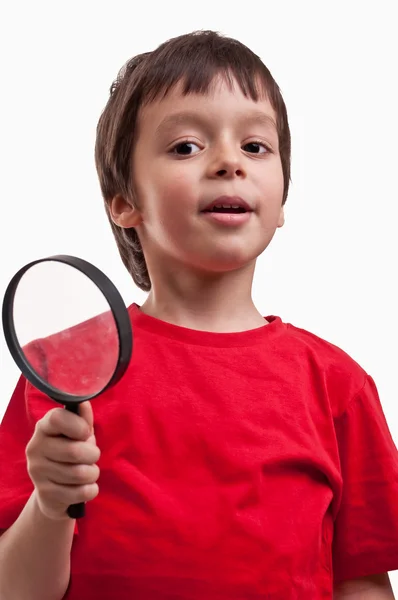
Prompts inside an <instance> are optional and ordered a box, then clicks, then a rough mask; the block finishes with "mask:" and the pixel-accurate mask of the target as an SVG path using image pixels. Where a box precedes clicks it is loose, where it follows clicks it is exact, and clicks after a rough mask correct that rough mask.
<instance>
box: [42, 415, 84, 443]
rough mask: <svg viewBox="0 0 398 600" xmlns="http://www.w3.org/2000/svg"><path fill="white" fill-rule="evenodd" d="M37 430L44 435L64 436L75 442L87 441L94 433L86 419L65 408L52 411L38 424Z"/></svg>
mask: <svg viewBox="0 0 398 600" xmlns="http://www.w3.org/2000/svg"><path fill="white" fill-rule="evenodd" d="M37 428H38V430H39V432H41V433H43V434H44V435H47V436H56V435H64V436H66V437H68V438H70V439H73V440H87V438H88V437H90V435H91V433H92V432H91V431H90V427H89V425H88V423H87V421H86V420H85V419H83V418H82V417H80V416H79V415H75V414H74V413H72V412H70V411H68V410H65V409H63V408H54V409H52V410H50V411H49V412H48V413H47V414H46V415H45V416H44V417H43V418H42V419H41V420H40V421H39V422H38V423H37Z"/></svg>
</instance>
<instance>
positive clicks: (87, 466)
mask: <svg viewBox="0 0 398 600" xmlns="http://www.w3.org/2000/svg"><path fill="white" fill-rule="evenodd" d="M99 457H100V450H99V448H98V446H97V445H96V441H95V436H94V430H93V411H92V408H91V404H90V402H83V403H82V404H80V405H79V415H76V414H74V413H72V412H69V411H68V410H65V409H63V408H54V409H52V410H50V411H49V412H48V413H47V414H46V415H45V416H44V417H43V418H42V419H41V420H40V421H38V423H37V425H36V429H35V432H34V434H33V436H32V439H31V440H30V442H29V444H28V445H27V447H26V458H27V466H28V473H29V476H30V478H31V480H32V482H33V484H34V486H35V493H36V497H37V501H38V505H39V508H40V510H41V512H42V513H43V514H44V515H45V516H46V517H48V518H50V519H56V520H59V519H69V516H68V515H67V513H66V510H67V508H68V506H69V505H70V504H77V503H78V502H88V501H90V500H93V498H95V497H96V496H97V494H98V485H97V483H96V481H97V479H98V477H99V468H98V466H97V465H96V464H95V463H96V462H97V461H98V459H99Z"/></svg>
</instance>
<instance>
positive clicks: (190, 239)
mask: <svg viewBox="0 0 398 600" xmlns="http://www.w3.org/2000/svg"><path fill="white" fill-rule="evenodd" d="M275 121H276V116H275V112H274V110H273V109H272V106H271V105H270V103H269V102H268V100H266V99H262V100H259V101H258V102H254V101H253V100H251V99H248V98H246V97H245V96H244V95H243V94H242V92H241V91H240V88H239V87H238V86H237V85H236V86H234V88H233V89H232V90H231V89H230V88H229V87H228V85H227V84H226V83H225V81H224V80H222V79H220V80H218V81H217V82H216V85H215V87H214V91H212V92H211V93H209V94H207V95H196V94H192V95H187V96H183V95H182V94H181V91H180V88H176V89H174V90H173V91H171V92H170V93H169V94H168V95H167V96H166V97H165V98H163V99H160V100H157V101H155V102H153V103H151V104H149V105H147V106H144V107H143V108H142V110H141V112H140V114H139V118H138V122H137V136H138V137H137V138H136V145H135V148H134V154H133V180H134V189H135V193H136V203H137V205H138V207H139V208H138V209H133V210H132V212H131V214H127V215H126V214H124V217H123V219H124V220H123V219H122V222H119V224H121V225H124V226H131V225H132V224H134V225H135V226H136V227H137V231H138V234H139V237H140V240H141V244H142V246H143V249H144V253H145V257H146V260H147V264H148V267H149V269H150V270H151V267H152V266H153V265H157V268H162V269H163V268H165V269H167V265H169V267H170V268H172V269H174V268H175V266H176V265H178V264H180V265H185V266H188V267H189V268H190V269H195V270H199V271H205V272H213V273H214V272H223V271H230V270H235V269H238V268H239V269H240V268H242V267H245V266H247V265H251V266H254V264H255V259H256V258H257V257H258V256H259V255H260V254H261V253H262V252H263V250H264V249H265V248H266V247H267V246H268V244H269V242H270V241H271V239H272V237H273V235H274V233H275V230H276V228H277V227H281V226H282V225H283V209H282V196H283V174H282V166H281V160H280V156H279V148H278V135H277V131H276V127H275V125H274V124H273V122H274V123H275ZM267 147H268V148H269V150H267ZM222 196H226V197H230V200H228V198H227V199H224V200H221V203H222V204H229V203H230V204H239V201H238V200H235V199H234V198H235V197H238V198H241V199H242V200H243V201H244V202H245V203H246V204H247V205H248V207H250V209H252V212H246V214H243V215H242V214H240V215H236V214H235V215H232V216H231V215H227V214H224V215H223V216H221V217H220V216H219V214H218V215H216V216H212V214H211V213H210V212H203V210H204V209H205V208H206V207H209V205H210V204H211V203H213V202H215V201H217V199H218V198H220V197H222ZM127 210H130V209H127ZM126 219H127V222H126ZM220 219H221V220H220Z"/></svg>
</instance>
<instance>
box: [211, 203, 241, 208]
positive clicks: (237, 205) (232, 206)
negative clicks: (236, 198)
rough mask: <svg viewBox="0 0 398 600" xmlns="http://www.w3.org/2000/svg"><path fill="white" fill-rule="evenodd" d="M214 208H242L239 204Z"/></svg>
mask: <svg viewBox="0 0 398 600" xmlns="http://www.w3.org/2000/svg"><path fill="white" fill-rule="evenodd" d="M214 208H241V207H240V206H239V204H215V205H214Z"/></svg>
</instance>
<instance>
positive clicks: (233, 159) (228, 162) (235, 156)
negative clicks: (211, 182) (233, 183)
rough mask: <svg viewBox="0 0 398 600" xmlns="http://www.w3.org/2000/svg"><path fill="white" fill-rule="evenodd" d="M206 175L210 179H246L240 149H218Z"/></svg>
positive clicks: (229, 147)
mask: <svg viewBox="0 0 398 600" xmlns="http://www.w3.org/2000/svg"><path fill="white" fill-rule="evenodd" d="M208 175H209V177H210V178H212V179H221V178H222V179H234V178H236V177H237V178H242V179H244V178H245V177H246V171H245V168H244V165H243V155H242V151H241V150H240V148H238V149H234V148H231V146H228V147H222V148H218V149H217V150H216V151H215V152H214V155H213V160H212V161H211V163H210V165H209V171H208Z"/></svg>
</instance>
